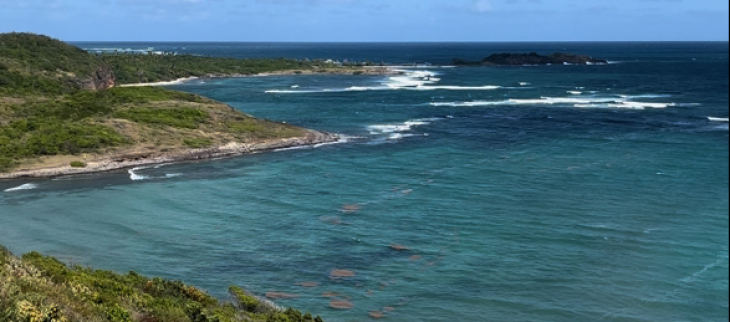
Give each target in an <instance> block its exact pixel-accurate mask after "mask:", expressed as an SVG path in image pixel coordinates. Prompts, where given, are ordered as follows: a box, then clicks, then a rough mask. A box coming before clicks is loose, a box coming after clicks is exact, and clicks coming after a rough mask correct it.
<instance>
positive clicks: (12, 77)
mask: <svg viewBox="0 0 730 322" xmlns="http://www.w3.org/2000/svg"><path fill="white" fill-rule="evenodd" d="M144 57H146V58H144V59H142V58H140V57H134V56H119V57H116V58H114V59H109V63H112V64H115V65H116V66H117V67H118V68H120V74H121V75H127V76H124V77H128V78H126V79H127V80H128V81H139V80H142V81H148V80H160V79H169V78H177V77H178V76H187V75H199V74H201V73H211V72H223V71H225V70H227V69H226V68H231V69H232V68H234V67H233V66H232V65H231V64H233V61H235V60H227V59H220V60H215V59H214V60H210V61H208V62H207V63H206V62H205V61H202V60H198V59H199V58H198V57H192V56H183V57H177V58H176V57H172V56H170V57H159V56H144ZM138 58H140V59H139V60H137V59H138ZM201 59H202V58H201ZM249 63H250V65H245V64H243V65H240V66H244V65H245V66H248V67H246V68H253V69H243V67H240V68H239V69H235V70H236V72H243V71H248V70H252V71H256V72H259V71H271V70H280V69H282V68H284V69H286V68H290V67H294V66H299V65H297V64H298V63H296V62H293V61H287V60H261V61H257V62H256V63H253V61H249ZM171 65H172V66H175V67H171ZM132 66H135V67H132ZM133 68H136V69H138V70H144V71H145V72H142V73H140V72H136V73H135V74H134V75H136V77H139V78H137V79H132V78H130V77H132V76H129V75H130V74H129V73H128V70H130V69H133ZM115 83H116V79H115V77H114V75H113V73H112V72H111V69H109V66H108V64H107V63H106V62H104V61H102V60H101V59H100V58H99V57H96V56H93V55H90V54H88V53H86V52H84V51H83V50H81V49H79V48H76V47H73V46H69V45H67V44H65V43H63V42H60V41H58V40H54V39H51V38H48V37H45V36H39V35H32V34H15V33H14V34H0V172H7V171H10V170H12V169H14V168H16V167H18V166H21V165H22V166H28V165H30V164H34V163H38V162H39V160H46V159H48V158H49V157H53V156H76V157H77V158H76V159H73V160H71V161H72V162H75V163H74V164H76V165H79V166H80V165H81V164H83V162H84V160H85V159H86V154H93V155H100V154H108V153H139V152H150V151H157V152H165V151H170V150H174V149H183V148H203V147H208V146H213V145H222V144H226V143H230V142H239V143H250V142H260V141H262V140H269V139H281V138H290V137H300V136H303V135H304V134H306V130H304V129H301V128H297V127H293V126H290V125H286V124H282V123H275V122H269V121H265V120H260V119H256V118H254V117H252V116H249V115H246V114H243V113H240V112H238V111H235V110H234V109H232V108H231V107H229V106H227V105H224V104H221V103H218V102H215V101H213V100H210V99H206V98H203V97H200V96H197V95H193V94H187V93H181V92H176V91H171V90H167V89H163V88H151V87H133V88H119V87H111V88H107V87H109V86H111V85H114V84H115ZM64 160H65V159H64Z"/></svg>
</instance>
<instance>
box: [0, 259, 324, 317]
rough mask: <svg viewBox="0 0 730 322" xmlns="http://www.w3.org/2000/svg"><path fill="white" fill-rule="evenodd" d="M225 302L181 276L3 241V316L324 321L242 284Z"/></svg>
mask: <svg viewBox="0 0 730 322" xmlns="http://www.w3.org/2000/svg"><path fill="white" fill-rule="evenodd" d="M229 291H230V294H231V297H232V299H233V301H232V302H221V301H219V300H217V299H215V298H214V297H212V296H210V295H209V294H207V293H205V292H203V291H201V290H199V289H197V288H194V287H192V286H189V285H185V284H184V283H182V282H176V281H168V280H164V279H161V278H147V277H144V276H141V275H139V274H137V273H135V272H129V273H128V274H125V275H121V274H116V273H113V272H109V271H100V270H94V269H90V268H84V267H81V266H72V267H68V266H66V265H65V264H63V263H61V262H59V261H58V260H56V259H54V258H51V257H46V256H43V255H41V254H39V253H36V252H33V253H29V254H26V255H24V256H22V258H17V257H15V256H13V255H12V254H10V252H9V251H8V250H7V249H5V248H3V247H2V246H0V321H9V322H10V321H12V322H97V321H110V322H132V321H135V322H136V321H139V322H214V321H215V322H239V321H247V322H322V319H321V318H320V317H312V315H311V314H309V313H306V314H302V313H301V312H299V311H297V310H293V309H287V310H282V309H280V308H278V307H277V306H275V305H273V304H271V303H270V302H268V301H264V300H261V299H259V298H257V297H255V296H252V295H251V294H249V293H247V292H245V291H244V290H242V289H241V288H239V287H235V286H234V287H231V288H230V289H229Z"/></svg>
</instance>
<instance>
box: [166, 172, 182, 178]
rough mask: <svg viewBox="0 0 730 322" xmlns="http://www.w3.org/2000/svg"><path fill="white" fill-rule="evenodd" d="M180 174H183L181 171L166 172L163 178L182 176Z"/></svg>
mask: <svg viewBox="0 0 730 322" xmlns="http://www.w3.org/2000/svg"><path fill="white" fill-rule="evenodd" d="M182 175H183V174H182V173H168V174H165V178H177V177H182Z"/></svg>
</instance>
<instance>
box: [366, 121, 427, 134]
mask: <svg viewBox="0 0 730 322" xmlns="http://www.w3.org/2000/svg"><path fill="white" fill-rule="evenodd" d="M440 119H441V118H424V119H414V120H408V121H405V122H403V123H397V124H375V125H370V126H368V127H367V128H368V130H369V131H370V134H390V133H400V132H407V131H410V130H411V129H413V128H414V127H418V126H423V125H428V124H431V122H433V121H437V120H440Z"/></svg>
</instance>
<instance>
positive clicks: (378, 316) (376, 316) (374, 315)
mask: <svg viewBox="0 0 730 322" xmlns="http://www.w3.org/2000/svg"><path fill="white" fill-rule="evenodd" d="M368 315H370V317H371V318H373V319H382V318H384V317H385V314H384V313H383V312H380V311H370V312H368Z"/></svg>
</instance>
